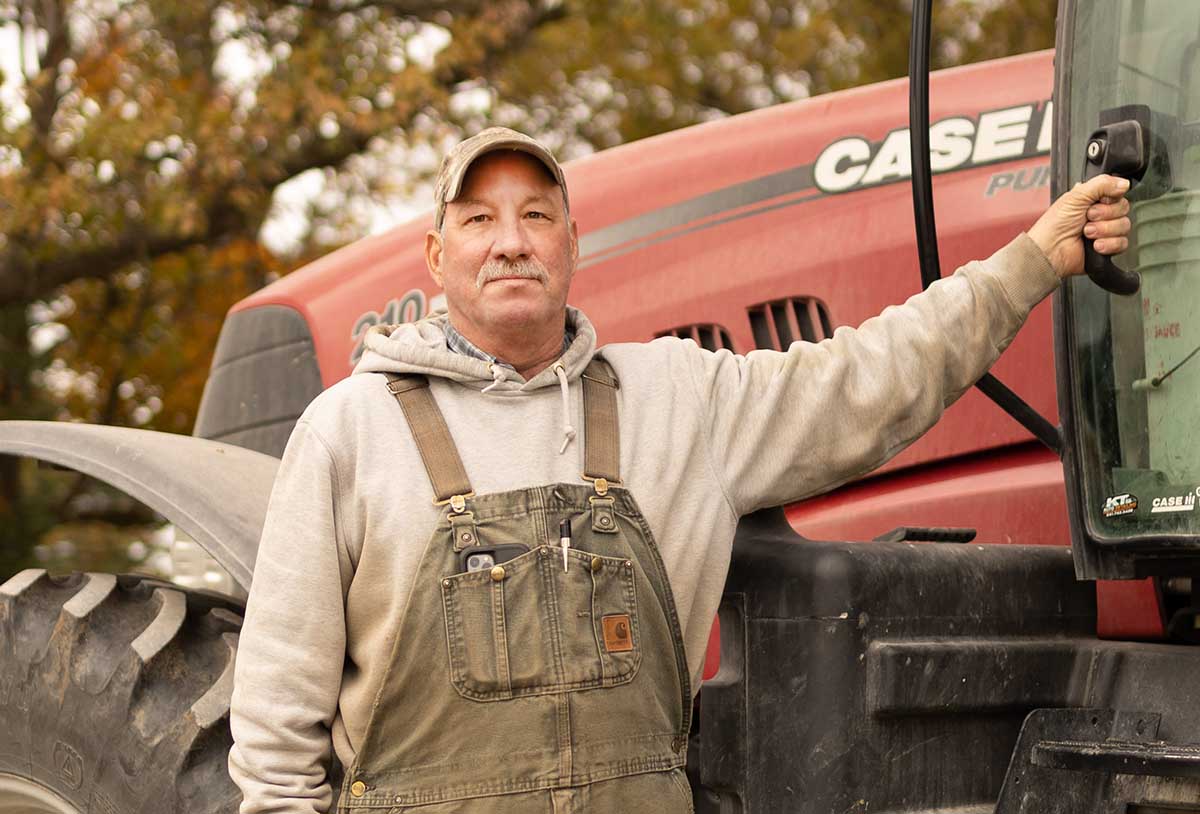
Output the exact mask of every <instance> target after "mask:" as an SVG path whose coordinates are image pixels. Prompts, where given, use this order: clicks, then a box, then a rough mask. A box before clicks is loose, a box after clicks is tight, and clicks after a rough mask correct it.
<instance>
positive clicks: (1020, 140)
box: [813, 101, 1054, 193]
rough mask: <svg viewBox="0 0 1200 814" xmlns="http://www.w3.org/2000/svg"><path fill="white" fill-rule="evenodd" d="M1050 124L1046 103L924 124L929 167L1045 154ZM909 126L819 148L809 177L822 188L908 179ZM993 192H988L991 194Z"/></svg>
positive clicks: (964, 165)
mask: <svg viewBox="0 0 1200 814" xmlns="http://www.w3.org/2000/svg"><path fill="white" fill-rule="evenodd" d="M1053 122H1054V105H1053V103H1051V102H1048V101H1047V102H1042V103H1040V104H1034V103H1030V104H1025V105H1018V106H1017V107H1006V108H1003V109H1002V110H990V111H988V112H986V113H982V114H980V116H979V121H978V122H975V121H973V120H972V119H968V118H965V117H962V116H954V117H951V118H949V119H942V120H941V121H939V122H936V123H934V124H932V125H930V127H929V153H930V165H931V167H932V169H933V171H934V172H935V173H937V172H948V171H950V170H958V169H965V168H967V167H973V166H978V165H981V164H991V163H994V162H996V161H1009V160H1012V159H1015V158H1032V157H1034V156H1038V155H1045V154H1046V153H1048V152H1050V133H1051V130H1052V128H1053ZM910 143H911V139H910V136H909V131H908V128H903V129H901V130H893V131H892V132H890V133H888V134H887V137H886V138H884V140H883V141H882V142H875V143H873V142H870V141H867V140H866V139H865V138H857V137H856V138H844V139H839V140H838V141H835V142H834V143H833V144H830V145H829V146H828V147H826V148H825V149H824V150H822V151H821V155H820V156H819V157H818V158H817V163H816V164H815V165H814V167H813V180H814V181H815V182H816V184H817V186H818V187H820V189H821V190H822V191H824V192H849V191H851V190H854V189H861V188H863V187H871V186H876V185H878V184H888V183H894V182H896V181H904V180H907V179H908V178H911V177H912V159H911V157H910V149H911V147H910ZM994 191H995V190H992V192H993V193H994Z"/></svg>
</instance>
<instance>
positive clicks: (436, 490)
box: [384, 373, 474, 512]
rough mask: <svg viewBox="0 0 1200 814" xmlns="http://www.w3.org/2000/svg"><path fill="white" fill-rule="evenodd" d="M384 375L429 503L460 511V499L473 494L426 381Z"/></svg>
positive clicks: (407, 376)
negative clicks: (425, 480)
mask: <svg viewBox="0 0 1200 814" xmlns="http://www.w3.org/2000/svg"><path fill="white" fill-rule="evenodd" d="M384 375H386V376H387V380H388V382H387V388H388V390H389V391H390V392H391V394H392V395H393V396H395V397H396V401H398V402H400V407H401V408H402V409H403V410H404V417H405V418H406V419H407V420H408V427H409V429H410V430H411V431H412V436H413V440H414V441H416V442H417V451H418V452H420V453H421V462H422V463H424V464H425V471H426V472H428V473H429V481H430V483H432V484H433V495H434V497H433V502H434V503H437V504H438V505H441V504H444V503H449V504H450V506H451V508H453V509H454V510H455V511H456V512H461V511H462V507H463V503H464V498H467V497H470V496H471V495H472V494H474V492H473V491H472V490H471V481H470V480H469V479H468V478H467V470H466V469H464V468H463V463H462V458H460V457H459V455H458V448H457V447H456V446H454V439H453V438H451V437H450V430H449V428H448V427H447V426H446V419H445V418H443V417H442V411H441V410H440V409H438V406H437V402H436V401H434V400H433V393H431V392H430V391H429V379H427V378H425V377H424V376H418V375H403V376H402V375H400V374H397V373H386V374H384Z"/></svg>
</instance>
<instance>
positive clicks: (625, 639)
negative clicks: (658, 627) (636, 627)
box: [600, 613, 633, 653]
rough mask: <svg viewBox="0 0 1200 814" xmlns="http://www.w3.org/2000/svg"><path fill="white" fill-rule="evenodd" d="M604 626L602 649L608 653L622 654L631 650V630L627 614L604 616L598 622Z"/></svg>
mask: <svg viewBox="0 0 1200 814" xmlns="http://www.w3.org/2000/svg"><path fill="white" fill-rule="evenodd" d="M600 621H601V623H602V624H603V626H604V649H605V650H607V651H608V652H609V653H623V652H625V651H627V650H632V649H633V630H632V629H631V627H630V625H629V614H628V613H620V614H617V615H616V616H605V617H604V618H603V619H601V620H600Z"/></svg>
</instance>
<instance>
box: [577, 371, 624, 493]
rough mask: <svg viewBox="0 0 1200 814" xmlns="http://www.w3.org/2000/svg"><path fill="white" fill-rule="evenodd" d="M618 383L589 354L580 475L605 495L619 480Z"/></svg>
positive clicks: (584, 387) (585, 374) (584, 375)
mask: <svg viewBox="0 0 1200 814" xmlns="http://www.w3.org/2000/svg"><path fill="white" fill-rule="evenodd" d="M619 386H620V384H619V383H618V381H617V376H616V374H615V373H613V369H612V367H611V366H610V365H609V364H608V362H606V361H604V360H603V359H601V358H600V357H599V356H594V357H592V361H590V362H588V366H587V367H586V368H585V369H584V371H583V477H584V479H585V480H590V481H593V482H594V483H595V484H596V491H597V492H599V493H600V494H604V492H606V491H607V488H608V487H607V484H609V483H620V482H621V434H620V431H619V428H618V424H617V388H618V387H619Z"/></svg>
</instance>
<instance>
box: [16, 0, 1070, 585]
mask: <svg viewBox="0 0 1200 814" xmlns="http://www.w3.org/2000/svg"><path fill="white" fill-rule="evenodd" d="M910 2H911V0H790V1H789V2H784V1H783V0H613V1H612V2H587V0H450V2H432V0H186V2H183V1H181V0H39V2H37V3H30V2H24V0H0V25H5V26H6V27H7V30H8V31H9V32H10V33H11V32H17V33H18V34H19V36H18V37H17V38H16V41H17V43H18V45H19V51H20V53H19V54H18V56H19V59H18V60H17V64H18V65H20V66H22V67H23V69H24V73H23V76H22V78H21V80H20V81H19V82H17V83H15V84H10V85H9V87H8V90H7V91H6V92H4V93H0V418H18V417H19V418H59V419H82V420H87V421H96V422H102V423H112V424H125V425H132V426H141V427H148V428H152V429H161V430H167V431H171V432H189V431H190V429H191V426H192V424H193V421H194V419H195V412H196V408H197V406H198V404H199V400H200V394H201V391H202V389H203V382H204V379H205V376H206V373H207V369H208V365H209V361H210V358H211V353H212V350H213V348H214V346H215V344H216V337H217V333H218V331H219V327H220V323H221V320H222V318H223V316H224V314H225V312H226V311H227V309H228V308H229V307H230V306H231V305H232V304H233V303H234V302H236V301H237V300H239V299H241V298H243V297H244V296H246V295H247V294H249V293H250V292H252V291H254V290H256V289H258V288H260V287H261V286H263V285H264V284H266V283H267V282H270V281H271V280H273V279H276V278H277V277H279V276H281V275H283V274H286V273H287V272H288V271H289V270H290V269H292V268H295V267H297V266H299V265H302V264H303V263H304V262H306V261H307V260H309V259H311V258H312V257H314V256H316V255H317V254H320V253H323V252H325V251H328V250H329V249H331V248H333V247H335V246H336V245H337V244H339V243H341V242H344V241H347V240H350V239H353V238H354V237H357V236H358V235H360V234H362V233H363V231H364V229H365V223H364V217H363V214H364V212H369V211H370V208H371V202H373V201H375V202H378V201H383V200H385V199H395V198H404V197H406V196H407V195H409V194H410V193H412V192H413V190H417V189H421V186H420V185H421V184H423V183H426V182H427V181H428V177H429V175H430V174H431V173H432V171H433V169H434V168H435V166H436V156H437V155H438V154H440V152H441V151H442V149H443V148H444V146H445V144H446V142H447V140H448V139H451V138H457V137H458V136H460V135H461V134H462V133H463V132H469V131H474V130H477V129H479V128H481V127H483V126H486V125H488V124H492V123H502V124H509V125H512V126H517V127H520V128H523V129H525V130H526V131H528V132H532V133H534V134H536V135H539V136H541V137H543V138H545V139H546V140H547V141H548V142H549V143H550V144H551V145H552V146H555V147H557V148H558V149H559V150H560V152H561V154H562V155H564V157H571V156H573V155H578V154H581V153H585V152H589V151H592V150H596V149H603V148H605V147H609V146H612V145H615V144H618V143H621V142H625V141H629V140H632V139H637V138H642V137H645V136H649V135H653V134H655V133H661V132H664V131H667V130H671V129H675V128H678V127H683V126H686V125H689V124H693V123H696V122H700V121H704V120H707V119H711V118H715V117H720V116H726V115H731V114H736V113H739V112H742V111H745V110H749V109H752V108H757V107H763V106H766V105H770V104H775V103H777V102H781V101H787V100H790V99H795V98H801V97H804V96H809V95H813V94H817V93H823V92H826V91H830V90H837V89H840V88H845V87H849V86H852V85H857V84H862V83H865V82H871V81H876V80H880V79H887V78H892V77H897V76H902V75H903V74H904V73H905V71H906V66H907V49H908V44H907V41H908V15H909V6H910ZM1053 14H1054V4H1053V3H1050V2H1047V1H1046V0H1038V2H1033V0H943V2H941V3H939V4H938V9H937V15H936V20H937V29H936V31H935V40H936V43H937V46H936V48H937V51H936V56H935V63H936V64H937V65H951V64H958V63H960V62H965V61H972V60H975V59H980V58H986V57H994V56H1000V55H1004V54H1009V53H1016V52H1020V51H1026V50H1031V49H1035V48H1043V47H1050V46H1051V45H1052V42H1053V28H1054V20H1053ZM480 100H482V102H481V101H480ZM313 173H316V174H317V176H318V180H319V181H320V184H319V185H320V186H322V187H323V188H324V190H325V192H324V193H323V194H322V195H321V196H317V197H316V198H313V199H309V200H308V201H307V202H306V210H305V212H304V213H303V217H302V218H300V220H302V221H303V223H304V230H303V232H304V233H303V234H302V235H301V236H300V239H299V240H298V241H297V242H296V243H295V244H294V245H292V246H286V247H283V248H280V247H279V246H275V247H274V248H272V246H271V244H269V242H268V241H264V239H263V236H262V235H263V228H264V224H265V223H267V222H268V221H269V218H270V216H271V214H272V212H277V211H278V209H279V207H280V206H281V198H285V197H286V196H281V194H280V190H281V188H284V187H285V185H287V184H288V183H289V182H290V181H292V180H294V179H297V178H299V177H301V176H305V177H311V176H312V174H313ZM97 496H98V497H97ZM83 498H88V499H83ZM90 498H96V499H90ZM63 518H65V519H66V520H68V521H70V522H73V523H101V524H107V525H99V526H92V527H91V528H93V529H101V531H100V532H96V534H98V535H99V537H98V538H97V537H95V535H94V534H92V533H91V532H85V531H81V530H80V529H79V528H78V527H75V528H73V530H72V531H71V532H70V536H71V537H72V539H75V540H81V539H85V538H86V539H87V540H89V541H91V544H90V547H89V546H85V547H84V548H85V549H87V550H94V549H95V548H96V547H97V546H98V545H99V543H96V539H101V538H104V539H109V538H112V539H127V538H128V534H129V532H127V531H123V530H122V529H125V528H127V527H129V525H130V524H133V527H134V528H136V529H140V528H141V525H142V524H145V523H148V522H152V520H153V518H152V517H150V516H148V515H147V514H146V513H145V512H142V513H140V514H139V513H138V512H131V511H130V510H129V508H128V507H126V506H123V505H121V504H120V502H119V501H115V500H114V499H112V496H111V495H108V494H107V493H106V492H105V491H104V490H102V489H99V488H98V487H97V486H96V484H93V483H90V482H87V481H84V480H81V479H80V478H78V477H77V476H74V475H71V474H69V473H60V472H48V471H46V470H44V469H39V468H36V467H32V466H31V465H18V464H17V463H16V462H15V461H13V460H11V459H0V551H3V552H4V554H3V555H2V556H4V557H6V558H7V559H5V560H4V561H3V562H0V567H2V568H5V569H7V568H8V566H14V567H15V565H16V564H18V563H29V562H32V561H31V560H30V559H29V558H28V551H29V550H30V546H31V545H32V544H34V543H35V542H37V541H39V540H45V541H52V540H53V539H56V535H57V536H58V537H61V536H62V534H64V532H63V530H62V529H61V528H60V529H58V530H57V531H51V529H52V527H53V526H54V525H55V523H56V522H58V520H60V519H63ZM137 533H140V531H139V532H137ZM81 550H82V549H81ZM114 556H115V555H114ZM102 559H103V558H100V559H92V560H89V561H87V562H86V563H85V562H84V560H81V559H78V558H76V559H74V560H71V561H70V562H67V563H66V564H67V565H72V564H74V565H82V564H91V565H96V564H103V563H102V562H101V560H102ZM108 564H109V565H111V563H108ZM0 576H2V574H0Z"/></svg>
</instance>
